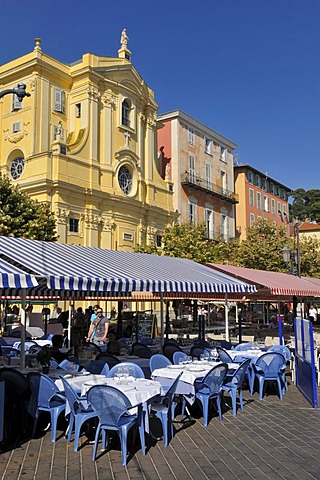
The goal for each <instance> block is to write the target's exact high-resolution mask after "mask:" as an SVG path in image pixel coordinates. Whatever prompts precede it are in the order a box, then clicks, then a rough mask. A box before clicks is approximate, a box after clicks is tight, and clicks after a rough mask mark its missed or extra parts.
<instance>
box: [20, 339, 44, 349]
mask: <svg viewBox="0 0 320 480" xmlns="http://www.w3.org/2000/svg"><path fill="white" fill-rule="evenodd" d="M28 341H29V340H26V342H28ZM30 342H35V343H36V344H37V345H39V347H44V346H46V345H47V346H48V347H51V346H52V343H51V340H30ZM20 343H21V340H19V341H18V342H14V344H13V345H12V346H13V347H14V348H18V347H19V345H20Z"/></svg>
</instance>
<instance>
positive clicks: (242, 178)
mask: <svg viewBox="0 0 320 480" xmlns="http://www.w3.org/2000/svg"><path fill="white" fill-rule="evenodd" d="M234 176H235V192H236V193H237V194H238V198H239V203H238V204H237V205H236V234H237V236H238V237H240V240H245V239H246V237H247V229H248V228H249V227H251V226H252V225H254V223H255V222H256V221H257V220H258V219H259V218H262V219H267V220H268V221H269V222H271V223H272V224H273V225H274V226H277V227H279V226H285V227H287V226H288V223H289V204H288V195H289V193H290V192H291V189H290V188H288V187H286V186H285V185H283V184H281V183H279V182H278V181H276V180H274V179H273V178H270V177H268V175H267V174H266V173H262V172H260V171H259V170H257V169H255V168H253V167H251V166H250V165H247V164H243V165H237V166H235V167H234Z"/></svg>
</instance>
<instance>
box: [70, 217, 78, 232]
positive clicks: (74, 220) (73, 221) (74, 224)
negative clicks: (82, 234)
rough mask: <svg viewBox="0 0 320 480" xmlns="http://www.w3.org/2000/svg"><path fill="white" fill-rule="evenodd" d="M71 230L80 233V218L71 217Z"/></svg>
mask: <svg viewBox="0 0 320 480" xmlns="http://www.w3.org/2000/svg"><path fill="white" fill-rule="evenodd" d="M69 232H70V233H79V218H74V217H70V218H69Z"/></svg>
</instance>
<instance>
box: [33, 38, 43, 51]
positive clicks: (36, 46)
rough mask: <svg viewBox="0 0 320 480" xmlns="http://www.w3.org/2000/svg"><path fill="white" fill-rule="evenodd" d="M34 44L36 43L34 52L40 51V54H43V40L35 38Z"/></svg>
mask: <svg viewBox="0 0 320 480" xmlns="http://www.w3.org/2000/svg"><path fill="white" fill-rule="evenodd" d="M34 43H35V47H34V50H38V52H41V46H40V45H41V43H42V40H41V38H35V39H34Z"/></svg>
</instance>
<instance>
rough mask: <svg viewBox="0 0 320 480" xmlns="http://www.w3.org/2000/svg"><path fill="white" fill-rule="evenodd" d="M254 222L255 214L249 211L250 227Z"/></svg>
mask: <svg viewBox="0 0 320 480" xmlns="http://www.w3.org/2000/svg"><path fill="white" fill-rule="evenodd" d="M254 222H255V216H254V213H250V227H252V226H253V225H254Z"/></svg>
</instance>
